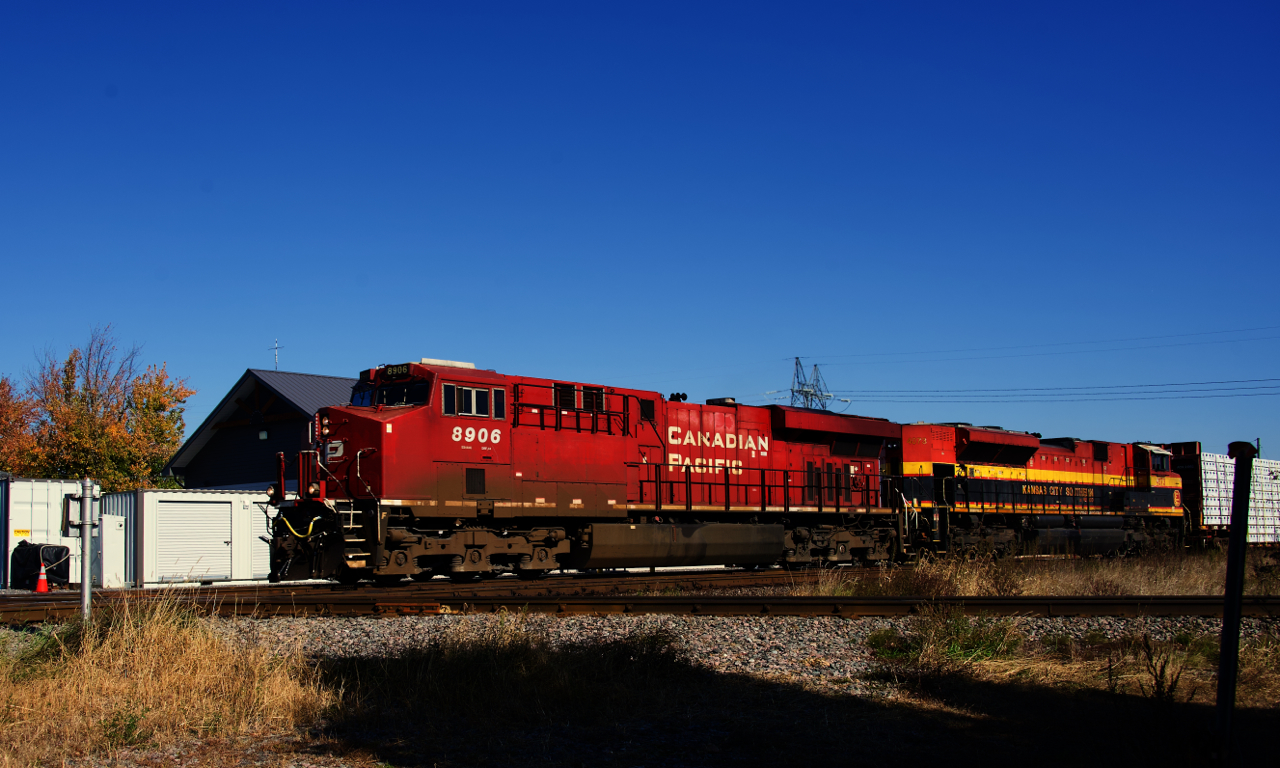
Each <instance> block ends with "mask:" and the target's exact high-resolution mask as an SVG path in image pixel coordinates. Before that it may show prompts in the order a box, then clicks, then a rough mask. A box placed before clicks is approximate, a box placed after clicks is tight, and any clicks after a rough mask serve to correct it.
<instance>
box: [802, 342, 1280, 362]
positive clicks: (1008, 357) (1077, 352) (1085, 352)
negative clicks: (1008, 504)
mask: <svg viewBox="0 0 1280 768" xmlns="http://www.w3.org/2000/svg"><path fill="white" fill-rule="evenodd" d="M1275 339H1280V336H1259V337H1256V338H1252V339H1219V340H1217V341H1186V342H1181V343H1179V344H1147V345H1143V346H1137V347H1111V348H1108V349H1070V350H1063V351H1061V352H1027V353H1024V354H1019V355H982V356H978V357H943V358H932V359H928V360H879V361H876V363H875V364H876V365H888V364H893V363H935V364H936V363H958V362H963V361H966V360H1011V359H1014V358H1020V357H1052V356H1054V355H1089V354H1101V353H1106V352H1131V351H1133V350H1138V349H1170V348H1173V347H1197V346H1203V345H1205V344H1235V343H1239V342H1242V341H1273V340H1275ZM1108 343H1109V342H1108ZM884 354H896V353H884ZM903 354H907V353H903ZM827 365H828V366H832V365H865V363H827Z"/></svg>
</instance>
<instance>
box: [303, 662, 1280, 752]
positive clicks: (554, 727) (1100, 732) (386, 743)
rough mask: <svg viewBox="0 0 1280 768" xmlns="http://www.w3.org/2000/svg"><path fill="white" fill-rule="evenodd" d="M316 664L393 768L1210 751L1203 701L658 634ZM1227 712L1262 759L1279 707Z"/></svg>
mask: <svg viewBox="0 0 1280 768" xmlns="http://www.w3.org/2000/svg"><path fill="white" fill-rule="evenodd" d="M637 642H638V643H639V644H637ZM324 674H325V676H326V677H327V678H328V679H329V680H330V681H331V682H333V683H337V684H342V685H344V686H345V687H346V690H347V692H348V702H347V706H346V707H345V709H344V712H343V714H341V715H340V716H338V717H336V718H335V719H334V720H333V721H332V722H331V723H330V725H329V726H328V728H327V729H326V732H325V735H326V736H327V737H328V740H329V743H330V745H333V744H335V743H336V744H338V745H341V747H343V748H345V749H349V750H351V751H352V752H361V753H366V754H367V753H372V754H373V755H375V756H376V757H377V758H378V759H380V760H383V761H386V762H387V763H390V764H391V765H394V766H404V767H406V768H407V767H409V766H437V767H438V768H453V767H454V766H487V765H493V766H511V765H519V766H530V767H536V766H556V767H559V766H566V767H573V768H577V767H578V766H592V767H593V768H594V767H595V766H605V767H609V766H647V767H649V768H652V767H653V766H730V765H733V766H743V765H805V766H813V765H838V766H844V765H900V764H903V761H917V760H937V761H944V764H946V765H948V766H953V765H981V766H1002V765H1017V766H1020V768H1025V766H1027V765H1036V766H1060V765H1061V766H1068V765H1070V766H1078V765H1088V764H1096V763H1098V762H1099V761H1103V762H1105V763H1106V764H1110V765H1117V764H1123V765H1134V766H1141V765H1156V764H1159V765H1161V766H1199V765H1207V764H1210V763H1211V746H1212V745H1211V742H1210V739H1209V737H1208V732H1209V728H1210V726H1211V724H1212V718H1213V711H1212V708H1211V707H1207V706H1203V705H1185V704H1165V705H1160V704H1156V703H1153V702H1152V701H1150V700H1147V699H1143V698H1139V697H1134V696H1127V695H1117V694H1110V693H1106V692H1102V691H1096V690H1072V689H1067V688H1050V687H1045V686H1042V685H1036V684H1024V683H1004V682H1001V683H993V682H990V681H984V680H978V679H975V678H973V677H970V676H968V675H966V674H964V673H963V672H947V673H938V674H934V675H929V676H924V677H919V678H916V679H914V680H913V681H912V685H911V687H912V689H913V690H914V691H916V695H915V696H913V697H912V698H910V699H886V698H877V699H868V698H860V697H854V696H848V695H844V696H841V695H827V694H822V693H815V692H812V691H809V690H806V689H804V688H803V687H801V686H798V685H792V684H786V683H777V682H764V681H761V680H758V679H756V678H752V677H748V676H745V675H733V674H718V673H714V672H710V671H708V670H706V669H704V668H702V667H699V666H697V665H695V664H693V663H691V662H690V661H688V660H687V659H685V658H684V657H683V656H682V655H681V654H680V653H679V651H678V650H675V649H674V647H673V646H671V645H669V644H667V643H666V641H665V640H664V639H663V638H650V639H648V640H645V639H643V638H641V639H640V640H639V641H637V640H636V639H631V640H627V641H620V642H617V643H612V644H608V643H606V644H604V645H598V646H581V647H568V648H558V649H552V648H547V647H544V646H538V647H532V646H528V645H521V644H520V643H516V644H514V645H512V646H509V647H493V646H492V645H491V646H488V647H485V648H482V649H480V650H479V651H477V650H476V649H475V648H474V647H472V648H470V649H466V648H460V647H459V648H453V649H452V650H450V649H440V648H433V649H430V650H424V651H418V652H414V653H410V654H403V655H401V656H398V657H395V658H382V659H363V660H354V661H353V660H347V661H341V662H327V663H326V665H325V667H324ZM1237 717H1238V722H1237V732H1238V734H1239V735H1240V747H1241V752H1242V754H1241V756H1240V760H1239V762H1237V763H1236V764H1240V765H1269V764H1272V762H1273V760H1274V759H1275V757H1276V746H1275V739H1274V734H1276V733H1280V711H1276V710H1246V711H1241V712H1240V713H1239V714H1238V716H1237Z"/></svg>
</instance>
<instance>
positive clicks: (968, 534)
mask: <svg viewBox="0 0 1280 768" xmlns="http://www.w3.org/2000/svg"><path fill="white" fill-rule="evenodd" d="M894 458H895V462H894V464H895V466H894V472H895V474H897V475H899V476H900V480H898V482H899V483H900V485H899V486H898V487H899V488H900V489H901V492H902V496H903V507H904V508H905V509H907V510H908V526H907V529H908V530H909V533H910V537H909V538H910V545H913V546H915V547H917V548H924V549H931V550H935V551H939V550H941V551H952V550H959V551H962V552H1011V551H1014V550H1015V549H1016V550H1020V551H1025V550H1026V549H1027V548H1028V547H1035V548H1038V549H1040V550H1041V551H1044V552H1075V553H1080V554H1112V553H1114V554H1124V553H1129V552H1136V551H1138V550H1141V549H1144V548H1147V547H1151V546H1174V545H1175V544H1177V543H1178V542H1179V541H1180V540H1181V537H1182V533H1183V530H1182V529H1183V520H1184V512H1183V509H1182V499H1181V489H1182V478H1181V476H1180V475H1178V474H1177V473H1176V472H1174V471H1173V469H1172V468H1171V466H1170V458H1171V453H1170V451H1169V449H1168V447H1166V446H1162V445H1152V444H1146V443H1133V444H1127V443H1109V442H1104V441H1100V440H1079V439H1076V438H1070V437H1060V438H1049V439H1042V438H1041V436H1040V435H1038V434H1034V433H1028V432H1013V431H1009V430H1005V429H1001V428H999V427H974V426H973V425H970V424H961V423H951V424H923V423H922V424H907V425H903V427H902V442H901V447H900V449H899V450H898V451H896V452H895V456H894Z"/></svg>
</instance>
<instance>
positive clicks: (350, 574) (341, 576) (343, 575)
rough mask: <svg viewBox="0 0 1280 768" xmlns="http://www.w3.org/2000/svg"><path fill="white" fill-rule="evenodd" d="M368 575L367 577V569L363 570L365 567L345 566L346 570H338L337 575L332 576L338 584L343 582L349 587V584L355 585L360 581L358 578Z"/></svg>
mask: <svg viewBox="0 0 1280 768" xmlns="http://www.w3.org/2000/svg"><path fill="white" fill-rule="evenodd" d="M368 577H369V572H368V571H367V570H365V569H362V568H347V569H346V570H343V571H339V572H338V575H337V576H335V577H334V579H335V580H336V581H337V582H338V583H339V584H345V585H347V586H348V587H351V586H355V585H356V584H358V583H359V582H360V580H361V579H365V578H368Z"/></svg>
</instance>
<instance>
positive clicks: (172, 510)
mask: <svg viewBox="0 0 1280 768" xmlns="http://www.w3.org/2000/svg"><path fill="white" fill-rule="evenodd" d="M104 503H105V504H106V505H107V506H108V508H109V509H111V510H112V511H116V512H118V513H127V514H129V515H131V516H132V518H133V520H134V526H133V531H132V536H131V538H132V542H131V544H132V546H131V549H132V552H131V556H132V561H133V563H132V565H133V567H132V568H131V569H129V570H130V572H131V573H130V576H131V580H132V582H133V584H134V585H135V586H159V585H163V584H179V583H201V582H214V581H251V580H255V579H266V578H267V577H268V576H269V575H270V573H271V550H270V546H269V545H268V544H267V542H265V541H263V540H262V538H260V537H268V538H269V537H270V532H269V529H268V528H267V518H266V510H267V495H266V494H265V493H261V492H255V491H215V490H177V489H144V490H140V491H133V492H129V493H122V494H108V495H107V496H106V497H104Z"/></svg>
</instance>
